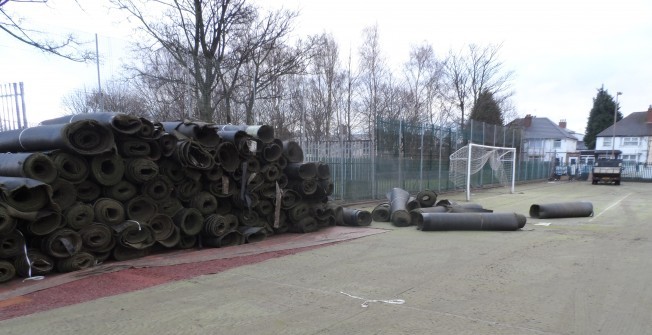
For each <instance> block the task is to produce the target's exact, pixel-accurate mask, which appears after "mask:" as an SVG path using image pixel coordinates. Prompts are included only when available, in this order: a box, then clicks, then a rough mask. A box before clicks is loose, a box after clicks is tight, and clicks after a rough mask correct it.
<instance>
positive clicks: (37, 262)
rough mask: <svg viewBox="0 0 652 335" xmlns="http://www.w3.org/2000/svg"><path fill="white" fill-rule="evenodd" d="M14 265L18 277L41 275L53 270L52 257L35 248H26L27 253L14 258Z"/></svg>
mask: <svg viewBox="0 0 652 335" xmlns="http://www.w3.org/2000/svg"><path fill="white" fill-rule="evenodd" d="M28 259H29V262H28ZM14 266H15V267H16V275H18V276H19V277H23V278H28V277H30V276H32V277H34V276H43V275H46V274H48V273H50V272H52V270H54V259H53V258H52V257H50V256H48V255H46V254H44V253H42V252H40V251H39V250H37V249H28V250H27V255H25V254H20V255H19V256H16V257H15V258H14Z"/></svg>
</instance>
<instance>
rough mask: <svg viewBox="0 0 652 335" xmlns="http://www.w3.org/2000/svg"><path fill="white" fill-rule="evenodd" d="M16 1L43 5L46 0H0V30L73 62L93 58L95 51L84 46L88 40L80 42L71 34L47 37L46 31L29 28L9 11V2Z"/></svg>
mask: <svg viewBox="0 0 652 335" xmlns="http://www.w3.org/2000/svg"><path fill="white" fill-rule="evenodd" d="M18 2H21V3H32V4H34V5H38V4H40V5H45V4H46V3H47V0H20V1H18V0H0V31H3V32H5V33H7V34H8V35H9V36H11V37H13V38H15V39H16V40H18V41H20V42H22V43H25V44H27V45H29V46H32V47H35V48H37V49H39V50H41V51H44V52H46V53H49V54H53V55H57V56H59V57H63V58H66V59H69V60H72V61H75V62H86V61H90V60H94V59H95V53H94V52H92V51H91V50H88V49H86V48H85V47H84V45H86V44H87V43H88V42H82V41H80V40H79V38H77V37H75V36H74V35H72V34H70V35H68V36H66V37H65V38H63V39H61V40H53V39H49V38H48V37H47V36H48V34H47V33H46V32H43V31H38V30H35V29H33V28H29V26H30V25H29V24H27V23H25V22H23V20H22V19H20V18H19V15H18V14H16V13H15V12H13V11H11V9H13V8H12V4H11V3H14V4H15V3H18Z"/></svg>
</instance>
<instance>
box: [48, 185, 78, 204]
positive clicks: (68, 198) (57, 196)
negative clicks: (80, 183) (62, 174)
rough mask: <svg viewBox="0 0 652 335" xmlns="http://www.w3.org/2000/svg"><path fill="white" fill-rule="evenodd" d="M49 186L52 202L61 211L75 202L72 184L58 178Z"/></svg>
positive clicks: (75, 194)
mask: <svg viewBox="0 0 652 335" xmlns="http://www.w3.org/2000/svg"><path fill="white" fill-rule="evenodd" d="M50 186H51V187H52V202H54V203H55V204H57V205H59V207H60V208H61V209H62V210H65V209H66V208H68V207H70V206H71V205H72V204H74V203H75V201H77V189H76V188H75V185H74V184H73V183H71V182H69V181H66V180H63V179H61V178H58V179H57V180H55V181H54V182H52V183H51V184H50Z"/></svg>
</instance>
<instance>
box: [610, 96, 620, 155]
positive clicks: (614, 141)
mask: <svg viewBox="0 0 652 335" xmlns="http://www.w3.org/2000/svg"><path fill="white" fill-rule="evenodd" d="M622 94H623V92H617V93H616V105H615V106H614V131H613V136H612V137H611V158H613V159H616V120H617V119H618V96H619V95H622Z"/></svg>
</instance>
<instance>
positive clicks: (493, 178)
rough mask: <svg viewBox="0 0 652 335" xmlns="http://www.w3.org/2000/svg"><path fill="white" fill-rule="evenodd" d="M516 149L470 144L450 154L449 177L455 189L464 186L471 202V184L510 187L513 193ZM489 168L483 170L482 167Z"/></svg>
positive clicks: (467, 198) (467, 197)
mask: <svg viewBox="0 0 652 335" xmlns="http://www.w3.org/2000/svg"><path fill="white" fill-rule="evenodd" d="M515 162H516V148H505V147H492V146H488V145H480V144H474V143H471V144H469V145H467V146H465V147H463V148H461V149H459V150H457V151H455V152H454V153H452V154H451V155H450V170H449V178H450V180H452V181H453V183H454V184H455V187H460V188H461V187H466V200H467V201H469V200H471V182H472V180H473V181H474V182H475V183H476V184H478V185H491V184H494V185H500V186H503V187H507V186H510V187H511V189H510V193H514V177H515V174H516V164H515ZM487 163H489V164H488V166H489V167H490V168H491V169H490V170H489V169H488V168H485V166H487Z"/></svg>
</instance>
